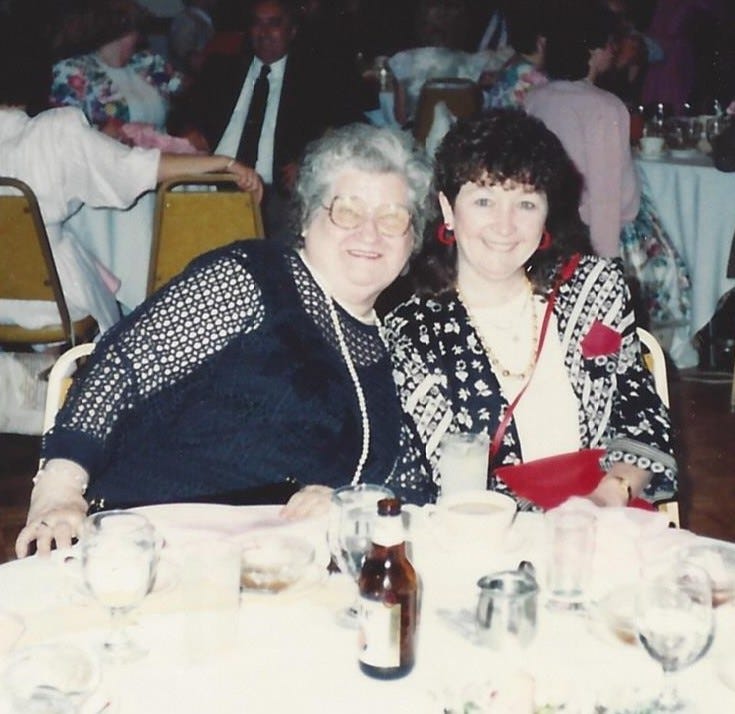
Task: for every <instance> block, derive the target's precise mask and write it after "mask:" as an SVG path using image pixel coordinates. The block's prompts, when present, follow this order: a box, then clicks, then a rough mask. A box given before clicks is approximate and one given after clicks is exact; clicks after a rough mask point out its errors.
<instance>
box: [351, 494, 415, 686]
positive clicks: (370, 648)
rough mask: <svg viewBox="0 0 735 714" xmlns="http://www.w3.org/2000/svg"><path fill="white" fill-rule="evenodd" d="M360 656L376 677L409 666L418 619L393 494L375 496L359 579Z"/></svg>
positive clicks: (367, 670) (392, 675) (365, 668)
mask: <svg viewBox="0 0 735 714" xmlns="http://www.w3.org/2000/svg"><path fill="white" fill-rule="evenodd" d="M358 586H359V589H360V604H359V624H360V634H359V649H360V652H359V661H360V669H361V670H362V671H363V672H365V674H367V675H369V676H371V677H377V678H378V679H396V678H398V677H403V676H405V675H406V674H408V673H409V672H410V671H411V669H413V665H414V660H415V657H416V625H417V620H418V612H417V600H418V598H417V594H418V584H417V579H416V571H415V570H414V569H413V566H412V565H411V563H410V562H409V560H408V558H407V557H406V542H405V536H404V529H403V519H402V517H401V502H400V501H399V500H398V499H397V498H384V499H381V500H380V501H378V518H377V519H376V522H375V528H374V530H373V542H372V546H371V547H370V550H369V551H368V553H367V555H366V556H365V560H364V562H363V565H362V570H361V572H360V578H359V580H358Z"/></svg>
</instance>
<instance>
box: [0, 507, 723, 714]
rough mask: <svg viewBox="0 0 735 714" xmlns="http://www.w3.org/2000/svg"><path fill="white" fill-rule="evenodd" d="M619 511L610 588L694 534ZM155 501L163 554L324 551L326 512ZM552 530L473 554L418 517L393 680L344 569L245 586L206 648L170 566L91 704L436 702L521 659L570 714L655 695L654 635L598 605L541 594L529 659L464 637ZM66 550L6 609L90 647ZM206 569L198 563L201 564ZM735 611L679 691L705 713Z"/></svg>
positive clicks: (606, 566)
mask: <svg viewBox="0 0 735 714" xmlns="http://www.w3.org/2000/svg"><path fill="white" fill-rule="evenodd" d="M608 510H609V511H610V514H609V516H610V518H609V519H608V520H607V521H606V523H605V526H604V528H602V527H601V528H600V529H599V530H598V535H599V540H600V547H599V548H598V557H597V560H596V565H595V572H596V573H597V574H598V576H599V577H598V582H599V581H600V579H602V580H604V582H605V583H607V584H609V585H610V586H612V585H613V584H615V583H616V582H618V581H620V580H621V579H626V578H627V579H635V578H637V572H636V570H635V567H634V561H635V558H634V557H633V556H632V551H630V552H629V551H628V550H626V549H628V548H636V547H637V545H640V544H641V543H642V542H645V543H646V544H648V545H649V546H651V547H652V548H653V547H654V545H655V544H656V543H657V542H658V546H660V548H654V550H662V551H666V552H674V551H675V546H676V545H677V544H684V543H686V542H689V541H690V540H692V539H693V538H694V536H692V535H691V534H688V533H687V532H685V531H681V532H675V531H670V530H668V529H667V528H666V526H665V521H662V519H661V517H660V516H659V515H658V514H650V513H644V512H642V511H641V512H639V513H636V514H633V516H632V517H633V518H636V519H642V520H640V521H639V522H633V521H629V520H628V519H629V518H630V517H631V516H630V515H629V514H627V513H623V512H622V511H623V509H617V512H614V511H616V509H608ZM628 510H634V509H628ZM147 513H148V515H149V517H150V518H151V520H152V521H153V522H154V523H156V525H157V528H158V529H159V531H160V532H161V533H162V534H163V537H164V538H165V539H166V547H165V548H164V550H163V552H162V562H163V563H164V564H165V563H167V562H169V558H170V557H172V556H173V555H175V554H176V553H181V552H182V549H184V548H186V547H187V543H191V542H194V541H196V540H199V541H200V542H204V543H205V544H206V543H211V542H212V541H213V540H217V539H222V538H232V537H235V538H237V537H238V536H239V535H241V534H245V533H247V532H250V531H253V530H258V531H263V530H266V529H270V528H275V529H277V530H282V529H285V530H290V531H293V532H298V533H300V534H301V535H303V536H304V537H308V538H310V539H312V540H313V542H314V544H315V546H316V547H317V549H318V551H319V559H322V561H323V559H324V557H325V550H324V549H325V539H324V535H325V533H324V531H325V527H326V523H325V521H324V520H315V521H311V522H304V523H301V524H295V525H279V524H278V523H277V522H276V521H275V520H274V516H275V514H276V509H275V507H267V506H266V507H262V506H261V507H246V508H235V507H228V506H207V505H203V504H198V505H195V506H185V507H183V509H182V508H179V510H178V511H177V509H176V507H169V508H166V507H154V508H152V509H148V510H147ZM182 514H183V515H182ZM607 515H608V514H606V516H607ZM600 523H602V521H600ZM629 536H632V538H629ZM545 543H546V538H545V531H544V523H543V518H542V517H541V516H539V515H537V514H520V515H519V517H518V518H517V520H516V523H515V525H514V526H513V529H512V530H511V532H510V534H509V536H508V538H507V539H506V541H505V542H504V543H503V544H502V545H498V546H496V547H494V548H487V549H483V550H482V552H480V553H478V552H476V553H474V554H471V553H470V552H469V551H467V550H465V549H464V548H462V549H460V550H458V549H456V548H453V547H448V546H447V541H446V540H444V539H441V538H437V537H436V535H435V534H434V533H433V531H431V530H426V529H423V530H421V529H418V530H415V531H414V546H415V547H416V553H415V554H414V555H415V557H414V561H415V563H416V565H417V569H418V571H419V573H420V574H421V576H422V579H423V582H424V590H423V603H422V610H421V623H420V630H419V640H418V652H417V663H416V667H415V669H414V671H413V672H412V673H411V674H410V675H409V676H407V677H406V678H404V679H401V680H396V681H393V682H383V681H378V680H373V679H370V678H368V677H366V676H364V675H363V674H362V673H361V672H360V670H359V669H358V666H357V633H356V631H355V630H349V629H345V628H342V627H339V626H338V625H337V624H336V622H335V612H336V611H337V610H338V609H339V608H341V607H342V606H344V605H345V604H346V603H348V602H349V601H350V600H351V599H352V593H353V591H352V589H351V588H350V587H349V586H350V585H351V583H350V582H349V581H347V580H346V579H345V578H344V577H343V576H330V577H326V576H322V577H321V578H316V579H315V580H314V581H312V582H311V583H307V584H305V585H304V586H303V587H300V588H297V589H296V590H294V591H292V592H284V593H281V594H279V595H275V596H269V595H257V594H247V595H243V598H242V602H241V605H240V608H239V610H238V611H237V612H236V616H235V620H234V622H233V627H232V628H231V629H230V631H229V634H230V642H229V646H222V647H221V648H220V649H216V648H212V649H211V651H209V652H208V651H206V650H202V649H200V648H198V646H197V644H196V643H197V642H199V640H200V639H201V638H202V636H204V637H205V638H206V637H207V632H203V631H202V630H198V629H197V628H196V627H195V625H196V623H197V622H200V623H201V622H202V621H201V620H200V618H201V617H202V615H204V614H206V613H198V612H195V611H190V612H186V611H179V610H177V609H176V608H175V607H172V606H171V600H172V594H173V593H176V592H177V589H179V588H180V587H181V583H183V582H184V580H185V578H183V573H181V574H180V575H181V576H182V577H181V579H180V580H179V581H178V583H177V581H176V580H175V579H174V580H168V584H167V577H166V576H165V570H162V571H161V572H162V574H164V576H163V579H162V582H161V584H160V588H158V587H157V589H156V590H155V591H154V592H153V593H152V594H151V595H149V596H148V598H147V599H146V601H145V602H144V604H143V606H142V607H141V608H140V611H139V613H138V615H137V619H138V620H139V623H140V627H139V628H137V629H138V632H137V633H136V636H137V637H138V638H139V640H140V641H142V642H143V643H145V644H146V645H147V646H148V647H149V649H150V653H149V655H148V656H147V657H146V658H145V659H143V660H140V661H138V662H136V663H133V664H128V665H118V666H117V667H114V668H109V669H107V670H106V671H105V674H104V678H103V682H102V684H101V687H100V690H99V692H98V693H97V694H96V695H95V698H94V699H93V701H92V702H91V703H90V707H85V709H84V710H83V712H82V714H97V711H98V710H99V708H100V707H101V706H103V705H104V702H105V701H107V700H109V701H110V702H111V706H110V707H108V708H107V709H106V710H105V714H127V713H131V714H148V713H149V712H150V713H151V714H153V713H158V712H165V711H172V712H174V711H175V712H177V714H187V713H188V712H192V713H193V712H197V713H198V712H202V711H209V712H218V714H220V713H222V714H227V713H229V712H232V713H233V714H235V713H236V712H238V713H239V712H243V711H247V712H250V713H252V712H255V713H258V714H260V713H261V712H262V713H263V714H265V713H268V714H271V713H272V712H291V711H294V712H299V713H300V714H301V713H307V714H308V713H311V712H314V714H317V713H319V714H323V712H340V711H349V712H351V714H362V713H363V712H364V713H365V714H373V713H374V712H375V711H381V712H384V713H386V714H393V713H395V714H405V712H421V713H422V714H424V713H427V714H430V713H431V712H437V714H439V713H440V712H441V711H442V708H443V706H444V704H446V703H447V702H448V701H450V700H452V699H453V697H454V696H455V695H456V694H457V693H458V692H461V691H462V689H463V687H464V686H466V684H467V683H472V682H483V681H486V680H492V681H495V682H498V683H501V684H502V683H503V682H505V681H506V677H507V675H508V673H509V672H512V671H514V669H516V668H518V667H520V668H522V669H524V670H527V671H529V672H531V673H532V674H533V675H534V677H535V679H536V683H537V692H538V696H539V698H540V699H541V700H542V701H543V703H557V704H558V703H560V702H562V701H567V702H570V701H571V702H575V704H570V705H569V706H567V708H565V709H564V710H563V711H564V714H591V712H592V711H593V708H592V705H591V699H590V697H595V696H596V695H598V694H599V693H600V692H605V693H607V695H608V696H616V697H618V701H619V698H620V696H621V693H622V694H625V693H630V692H632V691H634V690H636V689H637V688H641V687H642V688H643V689H642V691H643V692H644V693H645V692H646V691H648V692H653V691H655V690H656V689H657V687H658V684H659V682H660V673H659V670H658V666H657V665H656V664H655V663H654V661H653V660H652V659H651V658H650V657H648V656H647V655H646V654H645V652H644V651H643V649H642V648H641V647H637V646H631V645H624V644H622V643H621V642H620V641H619V640H617V639H615V638H613V637H610V636H607V637H606V636H604V635H601V634H600V633H599V632H598V631H595V630H593V629H592V628H591V627H590V622H588V621H587V620H586V619H585V618H582V617H578V616H570V615H559V614H551V613H549V612H548V611H547V610H546V609H544V608H543V606H542V605H541V604H540V609H539V628H538V634H537V637H536V639H535V640H534V641H533V642H532V643H531V645H530V646H529V647H528V648H527V649H526V650H524V651H522V652H519V653H518V654H517V656H513V655H512V654H509V653H502V654H500V653H496V652H494V651H492V650H490V649H487V648H484V647H481V646H478V645H475V644H474V643H473V642H472V641H471V640H470V639H468V637H466V636H465V634H464V633H465V632H466V628H467V623H468V622H471V612H472V609H473V607H474V604H475V599H476V593H475V587H474V583H475V581H476V580H477V578H478V576H480V575H482V574H484V573H486V572H492V571H494V570H498V569H504V568H509V567H515V566H516V565H517V564H518V561H519V559H520V558H530V559H533V560H534V562H535V563H536V565H537V566H538V568H539V577H540V580H541V581H543V577H544V548H545ZM621 548H622V549H621ZM651 552H653V551H651ZM63 555H64V554H57V555H54V556H52V557H51V558H45V559H41V558H37V557H34V558H29V559H25V560H22V561H16V562H12V563H8V564H6V565H3V566H2V567H0V608H5V609H10V610H15V611H17V612H19V613H20V614H21V615H22V616H23V617H24V618H25V620H26V623H27V625H28V629H27V631H26V633H25V635H24V639H23V640H22V641H21V644H22V645H23V644H25V645H29V644H32V643H34V642H39V641H48V640H51V639H59V638H63V639H64V640H65V641H71V642H77V643H80V644H84V645H90V644H92V643H96V642H99V641H100V639H101V637H102V631H101V628H102V627H103V626H104V624H105V622H106V619H105V613H104V612H103V611H102V610H101V608H100V607H99V606H97V605H96V604H95V603H94V602H93V601H92V600H91V599H90V598H89V597H88V596H86V595H85V593H84V591H83V588H82V587H81V584H80V578H79V570H78V567H79V566H78V564H76V565H75V563H74V562H73V561H72V562H65V558H64V557H63ZM470 556H471V557H470ZM197 567H198V564H196V563H191V569H192V571H194V570H196V568H197ZM204 572H206V571H205V570H202V571H201V572H200V577H201V576H202V573H204ZM190 574H191V573H190ZM728 615H729V617H730V619H729V620H728V619H727V616H728ZM733 615H735V607H733V606H732V605H729V606H724V607H721V608H720V609H719V617H720V618H721V619H723V617H724V621H725V623H726V624H725V626H723V627H722V631H721V632H720V633H719V641H718V640H717V639H716V640H715V647H718V646H719V647H720V648H721V649H720V650H719V651H714V652H713V653H711V654H710V655H708V656H707V657H706V658H704V659H703V660H702V661H700V662H699V663H697V664H695V665H694V666H693V667H691V668H690V669H688V670H686V671H684V672H682V673H681V674H680V675H679V676H680V686H681V689H682V690H683V691H684V692H686V693H687V694H688V695H689V696H690V697H694V698H695V699H696V701H697V702H698V703H699V704H700V705H701V710H700V711H701V714H705V713H707V714H709V713H711V712H730V711H735V691H733V690H731V689H729V688H728V687H727V686H726V685H725V684H724V683H723V682H722V681H721V679H720V678H719V677H718V676H717V672H716V666H717V662H718V659H717V657H721V656H722V651H723V650H722V648H725V650H724V651H725V652H727V651H728V650H727V649H726V647H727V645H728V644H729V642H728V639H729V638H728V628H729V627H730V626H731V625H732V623H733ZM716 637H718V635H716ZM198 638H199V639H198ZM211 644H212V643H211V642H210V645H211ZM1 668H2V662H1V661H0V669H1ZM1 700H2V689H1V688H0V711H5V710H4V709H3V703H2V701H1ZM92 705H93V706H92Z"/></svg>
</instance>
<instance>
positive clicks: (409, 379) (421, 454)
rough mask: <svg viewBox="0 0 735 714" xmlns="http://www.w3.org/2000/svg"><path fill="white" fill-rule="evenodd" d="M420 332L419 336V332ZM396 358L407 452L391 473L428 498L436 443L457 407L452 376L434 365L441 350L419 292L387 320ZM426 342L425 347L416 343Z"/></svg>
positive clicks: (395, 481)
mask: <svg viewBox="0 0 735 714" xmlns="http://www.w3.org/2000/svg"><path fill="white" fill-rule="evenodd" d="M416 332H417V333H418V336H417V335H416V334H413V333H416ZM384 334H385V337H386V342H387V344H388V349H389V351H390V354H391V360H392V361H393V377H394V379H395V382H396V386H397V387H398V392H399V395H400V399H401V408H402V410H403V420H404V424H403V429H402V433H401V455H400V458H399V460H398V463H397V466H396V470H395V472H394V474H392V476H391V478H390V479H389V485H390V486H391V488H393V489H394V490H396V491H398V492H401V494H402V496H403V494H404V493H407V495H405V496H403V497H405V498H406V499H407V500H409V501H415V500H416V499H415V498H412V494H411V492H415V493H419V494H421V496H420V497H421V499H423V501H424V502H426V501H427V500H435V498H436V493H437V471H436V445H437V443H438V441H439V439H440V438H441V436H442V435H443V433H444V432H445V431H446V430H447V429H448V427H449V424H450V423H451V420H452V410H451V405H450V403H449V399H448V396H447V380H446V378H445V377H444V376H443V375H442V373H441V370H440V369H438V368H435V367H433V366H432V365H433V364H435V361H436V355H435V353H434V352H433V351H432V349H431V347H430V343H431V342H432V340H431V335H430V330H429V328H428V326H427V324H426V321H425V313H424V311H423V310H422V308H421V307H420V306H419V304H418V300H417V298H413V299H412V300H410V301H409V302H407V303H405V304H404V305H402V306H400V307H399V308H397V309H396V310H395V311H394V312H393V313H391V314H390V315H389V316H388V317H387V318H386V321H385V331H384ZM417 344H420V345H421V349H417V347H416V345H417Z"/></svg>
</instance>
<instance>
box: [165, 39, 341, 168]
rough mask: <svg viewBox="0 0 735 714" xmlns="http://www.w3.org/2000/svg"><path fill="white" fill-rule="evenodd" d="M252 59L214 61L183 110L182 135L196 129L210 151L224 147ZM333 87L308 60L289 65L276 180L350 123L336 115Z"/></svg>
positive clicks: (276, 139)
mask: <svg viewBox="0 0 735 714" xmlns="http://www.w3.org/2000/svg"><path fill="white" fill-rule="evenodd" d="M251 62H252V55H251V54H246V55H241V56H239V57H233V56H229V55H212V56H211V57H210V58H209V59H208V61H207V62H206V63H205V65H204V68H203V69H202V74H201V77H200V78H199V79H198V80H197V82H196V85H195V86H194V87H193V88H192V90H191V91H190V92H189V94H188V96H187V97H186V99H185V101H184V102H183V103H182V106H181V114H182V116H181V117H180V118H179V120H178V122H177V123H178V124H179V127H177V128H178V129H179V130H185V129H187V128H195V129H198V130H199V131H201V132H202V134H204V136H205V137H206V139H207V141H208V142H209V145H210V148H211V149H212V150H214V148H215V147H216V146H217V144H218V143H219V141H220V139H221V138H222V135H223V134H224V131H225V129H226V128H227V124H228V123H229V121H230V117H231V116H232V112H233V110H234V108H235V104H236V103H237V99H238V97H239V96H240V92H241V90H242V85H243V82H244V81H245V77H246V76H247V72H248V68H249V67H250V63H251ZM330 85H331V82H330V80H329V77H328V76H327V77H325V76H324V74H323V72H321V71H318V70H317V66H316V65H315V64H314V63H313V62H311V61H309V60H308V58H304V57H300V56H297V55H295V54H293V53H291V54H290V55H289V57H288V60H287V62H286V70H285V72H284V76H283V85H282V88H281V101H280V104H279V106H278V116H277V119H276V128H275V137H274V149H273V176H274V180H276V181H277V177H279V176H280V174H281V171H280V169H281V168H282V167H283V166H285V165H286V164H289V163H291V162H297V161H299V159H300V157H301V154H302V152H303V150H304V147H305V146H306V144H308V143H309V142H310V141H311V140H312V139H315V138H317V137H318V136H321V134H322V133H323V132H324V130H325V129H326V128H327V127H328V126H331V125H337V124H339V123H344V119H343V117H340V116H338V114H337V112H336V111H335V101H334V97H333V96H332V95H331V92H330V89H331V86H330Z"/></svg>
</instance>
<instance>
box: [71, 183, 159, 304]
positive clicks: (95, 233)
mask: <svg viewBox="0 0 735 714" xmlns="http://www.w3.org/2000/svg"><path fill="white" fill-rule="evenodd" d="M155 204H156V193H155V191H150V192H148V193H144V194H143V195H142V196H141V197H140V198H139V199H138V200H137V201H136V202H135V204H134V205H133V206H132V207H130V208H128V209H127V210H124V211H123V210H119V209H116V208H90V207H89V206H82V208H81V209H80V210H79V211H77V213H75V214H74V215H73V216H72V217H71V218H69V219H68V221H67V222H66V224H65V227H67V228H68V229H69V230H71V231H72V232H73V233H74V234H75V235H76V236H77V238H78V240H80V241H81V243H82V245H84V247H85V248H87V250H89V251H90V252H91V253H92V254H93V255H94V256H95V257H96V258H97V259H98V260H99V261H100V262H101V263H102V264H103V265H105V266H106V267H107V268H108V269H109V270H110V271H111V272H112V273H113V274H114V275H116V276H117V277H118V278H119V279H120V289H119V290H118V291H117V295H116V297H117V299H118V301H119V302H120V303H122V305H123V310H124V312H129V311H130V310H132V309H134V308H135V307H137V306H138V305H139V304H140V303H141V302H143V300H145V291H146V284H147V282H148V265H149V263H150V255H151V241H152V240H153V212H154V209H155Z"/></svg>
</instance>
